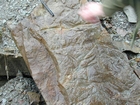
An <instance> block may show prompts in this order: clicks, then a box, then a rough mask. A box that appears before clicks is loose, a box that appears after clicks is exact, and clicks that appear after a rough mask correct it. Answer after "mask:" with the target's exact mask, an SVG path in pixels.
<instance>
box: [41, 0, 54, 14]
mask: <svg viewBox="0 0 140 105" xmlns="http://www.w3.org/2000/svg"><path fill="white" fill-rule="evenodd" d="M40 2H41V3H42V4H43V6H44V7H45V8H46V10H47V11H48V12H49V13H50V14H51V15H52V17H54V13H53V12H52V11H51V10H50V8H49V7H48V6H47V4H45V2H44V1H43V0H40Z"/></svg>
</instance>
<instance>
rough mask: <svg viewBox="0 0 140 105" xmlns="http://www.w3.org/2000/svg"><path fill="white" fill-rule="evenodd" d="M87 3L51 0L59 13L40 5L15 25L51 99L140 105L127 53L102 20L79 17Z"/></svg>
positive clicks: (68, 104)
mask: <svg viewBox="0 0 140 105" xmlns="http://www.w3.org/2000/svg"><path fill="white" fill-rule="evenodd" d="M83 2H84V1H80V2H79V0H73V1H65V0H62V1H61V0H59V1H57V0H49V1H48V2H47V4H48V6H49V7H50V9H51V10H52V11H53V12H54V15H55V17H51V15H50V14H49V13H48V12H47V11H46V10H45V9H44V8H42V6H41V5H39V6H38V7H37V8H35V10H34V11H33V12H32V14H31V16H29V17H28V18H25V19H24V20H23V21H21V23H20V24H18V25H17V26H14V25H10V28H11V30H12V36H13V38H14V40H15V43H16V45H17V46H18V48H19V50H20V52H21V54H22V56H23V58H24V60H25V62H26V64H27V67H28V68H29V70H30V72H31V75H32V77H33V79H34V80H35V82H36V84H37V86H38V88H39V89H40V91H41V93H42V95H43V97H44V99H45V101H46V104H47V105H106V104H108V105H125V104H128V105H132V104H138V103H139V102H140V100H139V99H140V93H139V92H140V88H139V86H140V84H139V82H137V81H139V80H138V78H137V77H136V75H135V74H134V73H133V69H132V68H131V67H130V65H129V63H128V59H127V57H126V55H124V54H123V53H121V52H120V51H118V50H117V49H115V48H113V46H112V45H111V43H110V42H109V41H108V39H106V38H105V37H104V36H102V37H101V36H100V35H101V28H100V23H97V24H94V25H93V24H87V23H85V22H83V21H82V20H81V19H80V17H79V16H78V14H77V10H78V9H79V7H80V5H81V4H82V3H83ZM99 37H100V38H99Z"/></svg>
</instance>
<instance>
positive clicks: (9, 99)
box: [0, 73, 41, 105]
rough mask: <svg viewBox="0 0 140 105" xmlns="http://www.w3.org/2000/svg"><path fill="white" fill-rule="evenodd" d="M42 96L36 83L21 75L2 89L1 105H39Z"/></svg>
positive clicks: (0, 92)
mask: <svg viewBox="0 0 140 105" xmlns="http://www.w3.org/2000/svg"><path fill="white" fill-rule="evenodd" d="M40 96H41V95H40V93H39V91H38V89H37V87H36V85H35V83H34V81H33V80H32V79H31V78H25V77H23V76H22V75H21V73H18V75H17V77H16V78H14V79H11V80H9V81H8V82H7V83H6V84H5V85H4V86H2V87H0V105H32V104H34V105H38V104H39V102H40V101H41V100H40Z"/></svg>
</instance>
